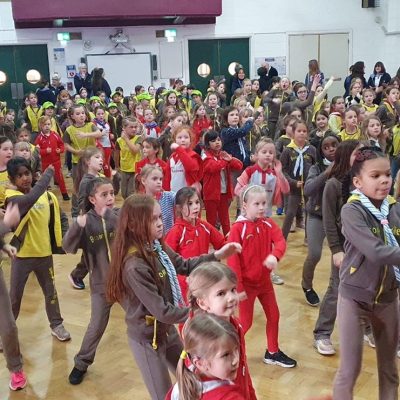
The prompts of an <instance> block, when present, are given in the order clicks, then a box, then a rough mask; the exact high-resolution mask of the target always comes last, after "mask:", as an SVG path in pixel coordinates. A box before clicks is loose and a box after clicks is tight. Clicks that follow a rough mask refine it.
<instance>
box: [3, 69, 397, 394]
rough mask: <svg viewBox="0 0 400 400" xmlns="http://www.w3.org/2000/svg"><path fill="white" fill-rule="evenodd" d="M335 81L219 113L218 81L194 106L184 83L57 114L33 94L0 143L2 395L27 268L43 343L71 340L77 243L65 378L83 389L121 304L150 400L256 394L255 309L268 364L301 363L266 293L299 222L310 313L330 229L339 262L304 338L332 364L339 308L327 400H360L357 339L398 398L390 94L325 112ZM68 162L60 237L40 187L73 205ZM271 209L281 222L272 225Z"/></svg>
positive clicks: (15, 373) (360, 92)
mask: <svg viewBox="0 0 400 400" xmlns="http://www.w3.org/2000/svg"><path fill="white" fill-rule="evenodd" d="M244 81H246V80H244ZM332 81H333V78H331V79H330V80H329V81H328V83H327V84H326V85H325V87H322V86H321V85H319V83H320V76H319V75H318V74H317V75H315V76H314V78H313V79H312V80H311V86H310V91H309V93H308V88H307V87H306V86H305V85H304V84H301V83H294V84H291V83H290V81H289V80H288V78H286V77H282V78H281V79H280V81H277V82H276V83H275V86H274V87H273V88H272V90H271V91H270V92H269V93H267V94H263V96H261V95H260V94H259V93H257V90H256V87H257V85H254V82H253V83H252V82H250V84H249V83H248V82H243V85H244V86H243V90H240V89H238V90H237V91H236V92H235V93H234V96H233V98H232V102H233V105H231V106H227V107H224V108H222V107H221V106H220V104H221V105H222V102H223V101H224V102H225V101H226V96H225V97H224V96H222V95H221V93H220V92H219V89H216V88H214V87H211V88H210V90H209V92H208V95H207V98H206V99H205V101H204V103H203V102H202V94H201V92H199V91H198V90H195V89H190V90H191V93H192V96H191V97H188V96H187V92H186V93H185V88H183V89H182V86H180V87H179V88H178V90H169V91H160V92H158V93H156V97H155V98H153V97H152V96H151V95H150V94H149V93H147V92H143V91H141V89H140V88H138V92H137V95H136V96H135V97H134V98H129V99H128V100H127V105H128V107H123V96H122V94H121V93H120V92H119V91H117V92H116V93H114V94H113V95H112V102H111V103H109V104H108V105H106V104H105V103H104V102H103V99H102V98H101V97H100V96H94V98H91V99H90V100H85V101H83V99H78V101H77V102H76V103H75V104H69V103H68V102H69V101H70V98H67V96H66V98H65V99H64V100H63V101H62V102H60V104H59V105H58V107H59V113H58V112H57V114H55V106H54V105H51V104H50V105H49V104H47V105H46V107H45V105H43V106H42V107H41V108H39V107H37V99H36V101H35V97H36V96H35V95H34V94H33V93H31V94H29V95H28V96H27V104H26V109H25V118H26V120H25V123H24V124H23V127H22V128H19V130H17V132H16V133H15V134H14V133H12V134H9V135H7V136H2V137H0V188H1V192H0V195H1V196H0V198H1V205H2V206H3V207H4V208H5V210H6V211H5V215H4V220H3V225H2V226H1V231H2V232H3V233H4V232H6V231H8V230H10V229H13V231H14V233H13V236H12V240H11V242H10V245H5V244H3V243H2V244H3V250H4V251H5V252H6V253H7V254H9V255H10V257H12V261H11V280H10V296H9V297H8V295H7V293H6V290H5V284H4V279H3V275H2V272H1V275H0V289H1V290H0V296H1V298H0V306H1V307H2V308H1V310H0V312H1V313H2V315H3V314H4V315H5V316H6V317H5V321H6V322H5V323H4V321H1V323H0V337H1V339H2V342H3V345H2V347H3V348H4V354H5V356H6V360H7V366H8V368H9V370H10V372H11V380H10V388H11V389H13V390H17V389H21V388H23V387H25V385H26V383H27V379H26V376H25V374H24V373H23V371H22V358H21V354H20V350H19V343H18V334H17V329H16V324H15V319H16V318H17V317H18V314H19V310H20V304H21V300H22V296H23V290H24V286H25V284H26V281H27V278H28V276H29V274H30V273H31V272H34V273H35V275H36V277H37V279H38V281H39V284H40V285H41V287H42V290H43V293H44V296H45V302H46V312H47V316H48V319H49V323H50V328H51V333H52V335H54V336H55V337H57V338H58V339H59V340H60V341H66V340H69V339H70V334H69V332H68V331H67V330H66V329H65V327H64V325H63V319H62V317H61V313H60V307H59V301H58V297H57V291H56V288H55V283H54V270H53V259H52V254H56V253H60V252H63V251H65V252H70V253H76V252H77V251H78V250H79V249H81V250H82V257H81V261H80V262H79V263H78V265H77V266H76V268H75V269H74V270H73V271H72V272H71V273H70V274H69V279H70V281H71V283H72V285H73V287H74V288H76V289H84V288H85V283H84V278H85V276H86V275H87V274H89V283H90V289H91V318H90V322H89V325H88V327H87V331H86V333H85V335H84V337H83V341H82V345H81V348H80V350H79V352H78V353H77V355H76V356H75V359H74V368H73V369H72V371H71V372H70V375H69V382H70V383H71V384H74V385H77V384H80V383H81V382H82V380H83V379H84V376H85V374H86V372H87V369H88V367H89V365H91V364H92V363H93V361H94V358H95V353H96V350H97V346H98V344H99V342H100V340H101V337H102V336H103V334H104V332H105V330H106V327H107V324H108V320H109V316H110V309H111V307H112V304H113V303H115V302H118V303H120V304H121V306H122V307H123V309H124V311H125V314H126V324H127V332H128V339H129V346H130V348H131V350H132V353H133V356H134V358H135V360H136V362H137V365H138V367H139V369H140V371H141V373H142V377H143V381H144V383H145V385H146V387H147V389H148V391H149V393H150V396H151V398H152V399H164V398H167V399H200V398H202V399H203V398H204V399H206V398H210V399H222V398H224V399H225V398H226V399H230V398H232V399H242V398H243V399H255V398H256V393H255V390H254V388H253V385H252V382H251V378H250V373H249V370H248V367H247V361H246V351H245V334H246V333H247V332H248V330H249V329H250V328H251V326H252V322H253V312H254V303H255V300H256V299H258V300H259V301H260V303H261V305H262V308H263V311H264V313H265V317H266V350H265V354H264V357H263V362H264V363H266V364H273V365H279V366H281V367H286V368H291V367H295V366H296V365H297V362H296V360H294V359H293V358H291V357H289V356H287V355H286V354H285V353H284V352H283V351H282V350H281V347H280V345H279V340H278V337H279V334H278V332H279V317H280V316H279V308H278V305H277V300H276V297H275V291H274V287H273V284H274V283H275V284H282V283H283V279H282V278H281V277H280V276H279V275H277V274H275V273H274V271H275V270H276V269H277V266H278V263H279V261H280V260H281V259H282V257H283V256H284V254H285V251H286V248H287V243H286V240H287V239H288V237H289V233H290V232H293V231H294V230H295V229H296V228H304V227H305V228H306V237H305V243H306V245H307V247H308V254H307V257H306V260H305V262H304V266H303V274H302V282H301V287H302V289H303V291H304V295H305V298H306V301H307V303H308V304H310V305H312V306H317V305H319V303H320V300H319V297H318V295H317V293H316V292H315V291H314V289H313V277H314V271H315V268H316V265H317V264H318V262H319V260H320V258H321V252H322V248H323V242H324V237H325V236H326V238H327V242H328V245H329V248H330V250H331V252H332V267H331V277H330V282H329V286H328V289H327V292H326V294H325V297H324V299H323V301H322V304H321V307H320V310H319V317H318V320H317V322H316V327H315V330H314V338H315V347H316V349H317V351H318V352H319V353H320V354H323V355H331V354H334V353H335V349H334V347H333V344H332V342H331V340H330V336H331V334H332V331H333V328H334V324H335V319H336V310H338V318H339V320H340V347H341V354H342V355H341V363H340V367H339V370H338V372H337V375H336V378H335V383H334V391H333V399H335V400H338V399H340V400H343V399H345V400H347V399H352V398H353V397H352V396H353V389H354V385H355V382H356V379H357V376H358V374H359V371H360V368H361V356H362V342H363V337H364V335H365V337H366V338H367V339H368V341H369V343H370V344H371V345H372V346H376V349H377V354H378V370H379V390H380V398H382V399H395V398H397V386H398V375H397V366H396V352H397V348H398V294H397V287H398V280H400V272H399V268H398V267H397V265H398V263H399V261H400V253H399V250H398V249H397V247H398V244H397V239H396V232H397V229H394V230H393V231H392V228H394V227H396V226H397V223H399V221H397V219H398V213H397V211H396V210H397V205H398V203H396V200H395V199H394V198H392V197H390V196H389V193H390V192H391V190H392V174H396V172H397V170H398V154H399V151H400V145H399V144H400V140H399V138H400V136H399V135H400V128H399V115H400V103H399V89H398V87H397V88H396V87H394V86H390V87H388V88H387V89H386V90H385V95H384V96H383V100H382V103H381V104H380V105H379V106H374V105H373V101H374V92H373V91H372V90H370V89H368V88H364V89H363V88H362V85H361V84H360V82H358V81H355V82H352V83H351V86H350V96H348V97H346V99H344V98H343V97H334V98H333V99H332V102H331V104H330V110H329V114H328V112H327V109H328V105H329V104H328V103H327V101H326V100H324V97H325V96H326V94H327V91H328V89H329V86H330V84H331V83H332ZM253 85H254V86H253ZM253 87H254V89H253ZM292 88H293V92H292ZM143 89H144V88H143ZM187 89H188V88H187V87H186V90H187ZM245 89H246V90H245ZM222 94H223V93H222ZM64 95H65V94H64ZM257 99H258V100H257ZM357 99H358V100H359V101H358V100H357ZM355 102H356V103H357V104H356V105H355ZM345 104H347V105H348V107H347V108H346V105H345ZM263 105H264V106H265V108H264V107H263ZM65 109H66V110H65ZM46 110H53V113H52V114H51V113H50V112H48V111H47V112H46ZM57 111H58V110H57ZM129 112H130V115H124V114H128V113H129ZM65 113H66V114H67V116H68V119H65V120H64V121H63V120H62V118H63V117H64V116H65ZM5 115H6V116H7V115H9V113H8V114H7V111H6V112H5ZM265 116H266V120H267V122H268V123H267V122H264V117H265ZM190 119H191V121H189V120H190ZM156 121H157V122H156ZM4 123H6V124H8V123H9V122H7V121H6V122H4ZM59 127H60V128H59ZM58 129H60V131H59V130H58ZM14 142H15V143H14ZM31 142H33V143H34V144H31ZM21 143H22V145H21ZM24 145H26V148H25V147H24ZM64 151H67V152H68V153H70V154H71V175H72V180H73V195H72V210H71V214H72V224H71V225H70V226H69V227H68V221H67V218H66V216H65V214H63V213H62V211H61V210H60V207H59V203H58V201H57V198H56V196H55V195H54V194H53V193H52V192H51V191H49V190H48V188H49V185H50V181H51V179H52V178H53V177H54V182H55V183H56V184H57V185H58V186H59V188H60V192H61V193H62V196H63V200H69V195H68V193H67V190H66V187H65V181H64V178H63V173H62V167H63V165H62V161H61V155H62V153H63V152H64ZM385 152H386V153H385ZM386 154H388V156H389V157H388V156H387V155H386ZM65 159H66V160H67V161H68V157H67V156H66V157H65ZM39 160H41V165H40V162H39ZM398 186H399V185H398ZM119 191H120V192H121V195H122V198H123V200H124V202H123V205H122V208H121V209H117V208H116V207H115V198H116V195H117V193H118V192H119ZM234 200H236V205H235V207H234V209H236V219H235V221H234V222H233V223H232V224H231V219H230V214H229V210H230V205H231V203H232V202H233V201H234ZM346 203H347V204H346ZM203 206H204V209H205V218H204V219H203V217H202V208H203ZM273 206H277V213H278V214H282V213H284V214H285V216H284V220H283V225H282V229H281V228H280V227H279V226H278V224H277V223H276V222H275V221H274V220H273V219H272V215H273ZM342 208H343V210H342ZM221 231H222V233H221ZM39 238H40V239H39ZM210 246H211V247H212V248H213V252H211V253H210V252H209V249H210ZM397 257H399V258H397ZM221 260H226V262H225V264H223V263H221V262H220V261H221ZM0 271H1V270H0ZM2 288H3V289H2ZM174 325H179V333H178V331H177V330H176V328H175V327H174ZM169 371H171V372H173V373H174V374H176V377H177V383H176V384H175V385H172V382H171V378H170V374H169Z"/></svg>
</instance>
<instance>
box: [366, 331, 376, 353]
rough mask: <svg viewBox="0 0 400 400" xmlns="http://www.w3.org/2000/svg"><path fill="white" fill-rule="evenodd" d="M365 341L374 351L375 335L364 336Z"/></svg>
mask: <svg viewBox="0 0 400 400" xmlns="http://www.w3.org/2000/svg"><path fill="white" fill-rule="evenodd" d="M364 340H365V341H366V342H367V344H368V346H369V347H372V348H373V349H374V348H375V338H374V335H373V334H372V332H371V333H368V335H367V334H365V335H364Z"/></svg>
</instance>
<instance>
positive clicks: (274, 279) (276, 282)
mask: <svg viewBox="0 0 400 400" xmlns="http://www.w3.org/2000/svg"><path fill="white" fill-rule="evenodd" d="M271 281H272V283H273V284H274V285H283V284H284V283H285V281H284V280H283V279H282V278H281V277H280V276H279V275H277V274H275V272H271Z"/></svg>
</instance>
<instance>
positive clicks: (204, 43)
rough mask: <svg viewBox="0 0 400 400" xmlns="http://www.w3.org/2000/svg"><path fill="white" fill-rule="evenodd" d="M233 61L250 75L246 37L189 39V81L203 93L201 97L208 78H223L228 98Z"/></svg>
mask: <svg viewBox="0 0 400 400" xmlns="http://www.w3.org/2000/svg"><path fill="white" fill-rule="evenodd" d="M235 63H238V64H241V65H242V66H243V68H244V71H245V74H246V76H247V77H248V76H250V69H249V39H248V38H243V39H242V38H241V39H211V40H189V72H190V83H192V84H194V85H195V86H196V88H197V89H199V90H200V91H201V92H202V93H203V97H205V95H206V93H207V87H208V81H209V80H210V79H215V80H217V81H219V80H221V79H222V78H225V80H226V86H227V88H228V96H229V97H228V98H230V95H231V93H229V89H230V86H231V79H232V74H231V72H232V66H233V65H234V64H235ZM201 66H202V67H201ZM230 66H231V67H230ZM230 71H231V72H230ZM199 72H200V73H201V75H200V74H199Z"/></svg>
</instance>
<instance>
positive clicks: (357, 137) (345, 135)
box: [338, 128, 361, 142]
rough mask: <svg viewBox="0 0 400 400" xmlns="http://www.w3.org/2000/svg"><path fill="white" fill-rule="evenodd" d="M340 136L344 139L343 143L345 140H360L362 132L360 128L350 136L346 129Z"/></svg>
mask: <svg viewBox="0 0 400 400" xmlns="http://www.w3.org/2000/svg"><path fill="white" fill-rule="evenodd" d="M338 136H339V137H340V138H341V139H342V142H344V141H345V140H352V139H353V140H360V139H361V131H360V128H357V130H356V131H355V132H354V133H353V134H350V133H348V132H347V131H346V129H342V130H341V131H340V132H339V134H338Z"/></svg>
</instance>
